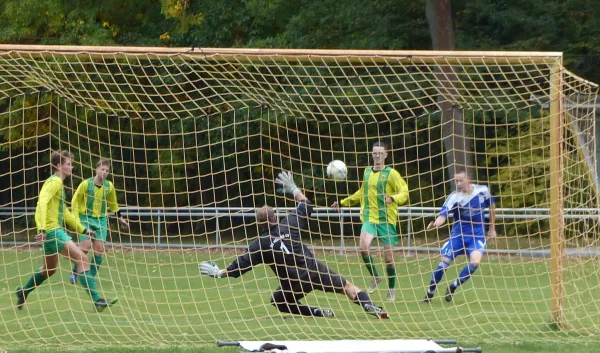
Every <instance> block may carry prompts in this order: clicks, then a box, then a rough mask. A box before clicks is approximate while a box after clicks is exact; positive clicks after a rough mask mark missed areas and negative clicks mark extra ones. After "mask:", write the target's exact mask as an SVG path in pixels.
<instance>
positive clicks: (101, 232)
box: [79, 215, 108, 242]
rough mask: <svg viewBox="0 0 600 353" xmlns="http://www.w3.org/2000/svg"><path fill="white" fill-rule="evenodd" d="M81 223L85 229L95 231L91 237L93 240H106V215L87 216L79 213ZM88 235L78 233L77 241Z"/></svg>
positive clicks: (86, 237) (84, 238)
mask: <svg viewBox="0 0 600 353" xmlns="http://www.w3.org/2000/svg"><path fill="white" fill-rule="evenodd" d="M79 219H80V220H81V224H83V226H84V227H85V228H87V229H91V230H93V231H95V232H96V235H95V236H93V237H92V239H94V240H99V241H102V242H106V239H107V237H108V219H106V217H100V218H96V217H88V216H86V215H79ZM89 238H90V237H89V236H87V234H80V235H79V241H84V240H87V239H89Z"/></svg>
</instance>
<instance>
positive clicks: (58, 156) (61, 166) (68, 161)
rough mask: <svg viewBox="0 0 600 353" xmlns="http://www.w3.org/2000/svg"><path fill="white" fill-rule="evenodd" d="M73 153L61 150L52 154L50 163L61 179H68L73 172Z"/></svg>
mask: <svg viewBox="0 0 600 353" xmlns="http://www.w3.org/2000/svg"><path fill="white" fill-rule="evenodd" d="M73 157H74V156H73V153H71V152H69V151H67V150H63V151H55V152H52V156H50V163H52V167H53V168H54V169H55V170H56V172H57V173H60V174H62V176H63V177H65V178H66V177H68V176H69V175H71V173H72V172H73Z"/></svg>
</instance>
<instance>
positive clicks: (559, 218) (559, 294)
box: [550, 58, 564, 328]
mask: <svg viewBox="0 0 600 353" xmlns="http://www.w3.org/2000/svg"><path fill="white" fill-rule="evenodd" d="M562 70H563V66H562V58H560V59H558V60H557V61H556V63H555V64H553V65H552V70H551V78H550V98H551V101H550V236H551V245H550V254H551V255H550V256H551V262H552V263H551V272H550V282H551V285H550V287H551V290H552V294H551V300H552V305H551V310H552V318H553V320H554V323H555V324H556V325H558V327H559V328H562V327H563V325H564V313H563V298H564V286H563V266H562V262H563V255H564V218H563V216H564V202H563V201H564V200H563V192H562V160H561V152H562V140H563V138H562V137H563V122H564V119H563V112H562V106H561V105H562V92H561V89H562Z"/></svg>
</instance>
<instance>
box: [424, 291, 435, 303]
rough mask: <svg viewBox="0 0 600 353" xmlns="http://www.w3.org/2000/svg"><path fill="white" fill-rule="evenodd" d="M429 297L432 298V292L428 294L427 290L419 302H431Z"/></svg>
mask: <svg viewBox="0 0 600 353" xmlns="http://www.w3.org/2000/svg"><path fill="white" fill-rule="evenodd" d="M431 299H433V294H429V292H428V293H425V298H423V301H422V302H421V303H423V304H429V303H431Z"/></svg>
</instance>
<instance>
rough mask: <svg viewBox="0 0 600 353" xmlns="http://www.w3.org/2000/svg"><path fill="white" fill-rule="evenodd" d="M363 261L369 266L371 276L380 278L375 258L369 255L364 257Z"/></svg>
mask: <svg viewBox="0 0 600 353" xmlns="http://www.w3.org/2000/svg"><path fill="white" fill-rule="evenodd" d="M362 259H363V261H364V262H365V265H367V270H369V273H370V274H371V276H374V277H379V274H378V273H377V268H376V267H375V261H373V256H371V255H370V254H369V255H368V256H367V257H364V256H363V257H362Z"/></svg>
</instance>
